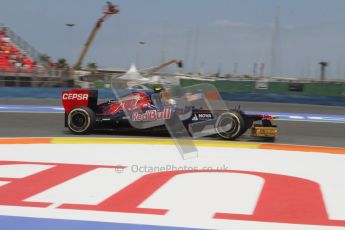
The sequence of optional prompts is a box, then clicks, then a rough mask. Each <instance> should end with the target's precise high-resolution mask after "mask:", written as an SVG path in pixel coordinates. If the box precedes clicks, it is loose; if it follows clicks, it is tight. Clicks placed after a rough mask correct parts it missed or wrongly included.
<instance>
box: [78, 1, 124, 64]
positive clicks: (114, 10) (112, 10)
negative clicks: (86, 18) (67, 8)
mask: <svg viewBox="0 0 345 230" xmlns="http://www.w3.org/2000/svg"><path fill="white" fill-rule="evenodd" d="M119 12H120V11H119V9H118V7H117V6H116V5H114V4H112V3H111V2H107V4H106V6H105V7H104V10H103V15H102V17H101V18H99V19H98V20H97V22H96V25H95V27H94V28H93V29H92V31H91V34H90V35H89V38H88V39H87V41H86V43H85V45H84V49H83V51H82V52H81V54H80V56H79V59H78V61H77V63H76V64H75V65H74V67H73V69H74V70H79V69H80V67H81V64H82V63H83V60H84V58H85V55H86V53H87V51H88V50H89V48H90V46H91V44H92V42H93V40H94V39H95V36H96V34H97V32H98V30H99V29H100V28H101V26H102V23H103V22H104V21H105V20H106V19H107V18H109V17H110V16H112V15H114V14H118V13H119Z"/></svg>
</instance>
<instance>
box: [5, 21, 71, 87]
mask: <svg viewBox="0 0 345 230" xmlns="http://www.w3.org/2000/svg"><path fill="white" fill-rule="evenodd" d="M66 84H67V85H68V86H70V85H73V83H72V82H71V79H70V78H69V69H68V68H56V67H55V65H54V63H53V62H52V61H51V60H50V59H49V58H48V56H47V55H44V54H42V53H40V52H38V51H37V50H36V49H35V48H33V47H32V46H31V45H30V44H29V43H28V42H26V41H25V40H24V39H23V38H21V37H20V36H19V35H18V34H16V33H15V32H14V31H13V30H11V29H10V28H9V27H6V26H3V25H1V24H0V87H3V86H10V87H11V86H14V87H18V86H19V87H42V86H47V87H58V86H66Z"/></svg>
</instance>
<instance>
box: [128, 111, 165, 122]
mask: <svg viewBox="0 0 345 230" xmlns="http://www.w3.org/2000/svg"><path fill="white" fill-rule="evenodd" d="M170 118H171V108H165V109H164V110H163V111H161V112H158V111H157V110H148V111H146V112H145V113H138V112H135V113H133V114H132V121H158V120H168V119H170Z"/></svg>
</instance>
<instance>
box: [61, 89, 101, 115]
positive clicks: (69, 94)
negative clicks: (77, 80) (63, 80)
mask: <svg viewBox="0 0 345 230" xmlns="http://www.w3.org/2000/svg"><path fill="white" fill-rule="evenodd" d="M97 99H98V90H91V89H70V90H65V91H62V93H61V100H62V105H63V107H64V109H65V113H69V112H70V111H71V110H72V109H73V108H75V107H79V106H86V107H89V108H91V109H92V110H94V109H95V108H96V107H97Z"/></svg>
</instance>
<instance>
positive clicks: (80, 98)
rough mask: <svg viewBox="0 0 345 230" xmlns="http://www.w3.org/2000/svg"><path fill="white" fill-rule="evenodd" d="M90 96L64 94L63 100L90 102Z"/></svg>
mask: <svg viewBox="0 0 345 230" xmlns="http://www.w3.org/2000/svg"><path fill="white" fill-rule="evenodd" d="M88 98H89V95H88V94H87V93H83V94H80V93H64V94H63V95H62V99H63V100H78V101H84V100H88Z"/></svg>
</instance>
